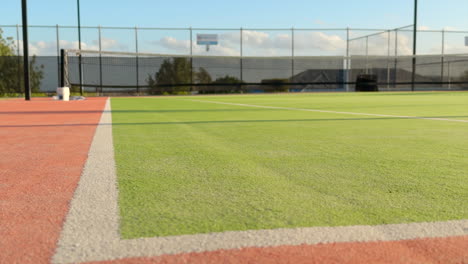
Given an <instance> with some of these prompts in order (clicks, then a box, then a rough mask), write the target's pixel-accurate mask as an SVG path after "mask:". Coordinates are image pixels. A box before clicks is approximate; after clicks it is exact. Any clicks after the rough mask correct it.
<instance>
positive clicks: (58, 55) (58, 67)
mask: <svg viewBox="0 0 468 264" xmlns="http://www.w3.org/2000/svg"><path fill="white" fill-rule="evenodd" d="M55 35H56V41H57V87H58V84H60V37H59V25H58V24H57V25H55Z"/></svg>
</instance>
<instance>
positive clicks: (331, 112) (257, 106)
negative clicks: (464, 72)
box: [190, 100, 468, 123]
mask: <svg viewBox="0 0 468 264" xmlns="http://www.w3.org/2000/svg"><path fill="white" fill-rule="evenodd" d="M190 101H192V102H199V103H212V104H223V105H235V106H245V107H256V108H267V109H279V110H295V111H307V112H318V113H329V114H344V115H361V116H378V117H390V118H404V119H424V120H436V121H448V122H461V123H468V120H461V119H449V118H437V117H422V116H400V115H384V114H371V113H356V112H342V111H331V110H320V109H308V108H294V107H281V106H267V105H252V104H239V103H227V102H214V101H205V100H190Z"/></svg>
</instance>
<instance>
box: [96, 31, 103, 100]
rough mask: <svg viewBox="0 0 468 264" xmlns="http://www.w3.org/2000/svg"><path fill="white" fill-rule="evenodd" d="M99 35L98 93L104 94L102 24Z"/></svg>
mask: <svg viewBox="0 0 468 264" xmlns="http://www.w3.org/2000/svg"><path fill="white" fill-rule="evenodd" d="M98 36H99V40H98V43H99V91H97V90H98V89H97V88H96V93H97V94H98V95H101V94H102V89H103V88H102V53H101V52H102V35H101V25H99V26H98Z"/></svg>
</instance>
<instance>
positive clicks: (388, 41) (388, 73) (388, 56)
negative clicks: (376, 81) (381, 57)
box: [387, 30, 391, 89]
mask: <svg viewBox="0 0 468 264" xmlns="http://www.w3.org/2000/svg"><path fill="white" fill-rule="evenodd" d="M387 38H388V40H387V89H390V45H391V41H390V38H391V34H390V30H389V31H388V36H387Z"/></svg>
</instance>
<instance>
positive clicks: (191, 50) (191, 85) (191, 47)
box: [189, 27, 200, 91]
mask: <svg viewBox="0 0 468 264" xmlns="http://www.w3.org/2000/svg"><path fill="white" fill-rule="evenodd" d="M189 31H190V32H189V33H190V91H193V29H192V27H190V29H189ZM198 90H200V89H198Z"/></svg>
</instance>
